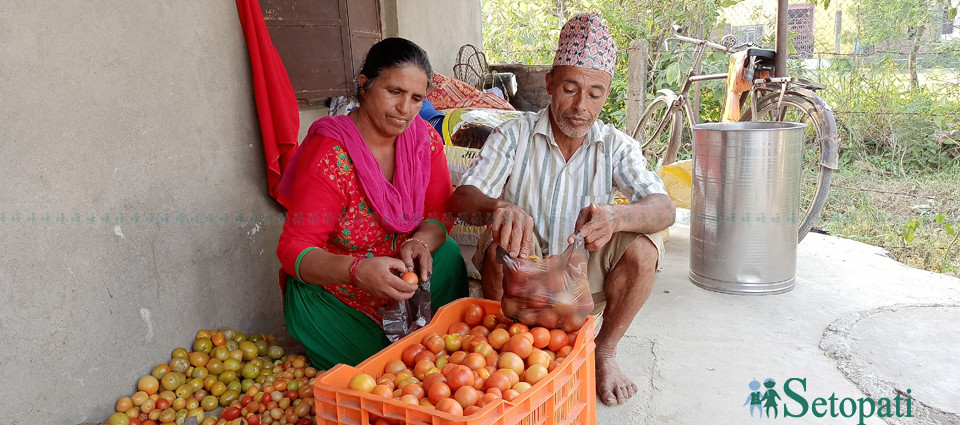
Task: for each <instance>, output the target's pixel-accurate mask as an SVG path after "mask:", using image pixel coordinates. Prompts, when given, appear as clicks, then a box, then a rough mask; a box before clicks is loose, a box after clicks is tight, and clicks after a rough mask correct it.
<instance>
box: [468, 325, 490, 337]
mask: <svg viewBox="0 0 960 425" xmlns="http://www.w3.org/2000/svg"><path fill="white" fill-rule="evenodd" d="M470 335H475V336H482V337H486V336H487V335H490V329H487V328H485V327H483V325H480V326H474V327H473V328H470Z"/></svg>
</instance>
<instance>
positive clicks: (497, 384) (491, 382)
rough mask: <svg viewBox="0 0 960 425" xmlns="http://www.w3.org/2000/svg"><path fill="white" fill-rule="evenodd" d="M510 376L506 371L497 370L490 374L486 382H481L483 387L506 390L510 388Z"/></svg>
mask: <svg viewBox="0 0 960 425" xmlns="http://www.w3.org/2000/svg"><path fill="white" fill-rule="evenodd" d="M510 386H511V385H510V377H509V376H507V374H506V373H503V372H500V371H497V372H494V373H493V374H492V375H490V377H489V378H487V380H486V382H484V383H483V389H485V390H488V391H489V390H490V389H491V388H496V389H498V390H500V391H501V392H503V391H506V390H507V389H509V388H510Z"/></svg>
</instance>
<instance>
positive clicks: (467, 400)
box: [453, 387, 480, 408]
mask: <svg viewBox="0 0 960 425" xmlns="http://www.w3.org/2000/svg"><path fill="white" fill-rule="evenodd" d="M453 399H454V400H456V401H457V403H460V405H461V406H463V407H464V408H467V407H470V406H476V405H477V401H479V400H480V393H478V392H477V390H476V389H474V388H473V387H460V389H458V390H457V392H456V393H455V394H454V395H453Z"/></svg>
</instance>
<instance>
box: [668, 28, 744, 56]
mask: <svg viewBox="0 0 960 425" xmlns="http://www.w3.org/2000/svg"><path fill="white" fill-rule="evenodd" d="M681 32H683V28H682V27H680V26H679V25H674V26H673V35H671V36H670V38H672V39H674V40H677V41H682V42H684V43H690V44H696V45H698V46H707V47H709V48H711V49H713V50H717V51H720V52H724V53H736V52H739V51H741V50H744V49H746V48H749V47H753V46H755V45H754V44H753V43H742V44H738V45H736V46H733V47H727V46H724V45H722V44H717V43H714V42H712V41H707V40H701V39H699V38H693V37H687V36H685V35H680V33H681Z"/></svg>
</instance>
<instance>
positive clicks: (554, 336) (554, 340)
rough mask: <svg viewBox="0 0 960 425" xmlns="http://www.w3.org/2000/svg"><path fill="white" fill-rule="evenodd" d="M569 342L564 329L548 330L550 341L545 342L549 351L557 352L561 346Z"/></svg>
mask: <svg viewBox="0 0 960 425" xmlns="http://www.w3.org/2000/svg"><path fill="white" fill-rule="evenodd" d="M569 343H570V342H569V339H568V338H567V334H566V333H565V332H564V331H561V330H559V329H554V330H552V331H550V343H549V344H547V348H548V349H550V351H553V352H558V351H559V350H560V349H561V348H563V347H565V346H567V345H568V344H569ZM557 354H559V353H557ZM558 357H559V356H558Z"/></svg>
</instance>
